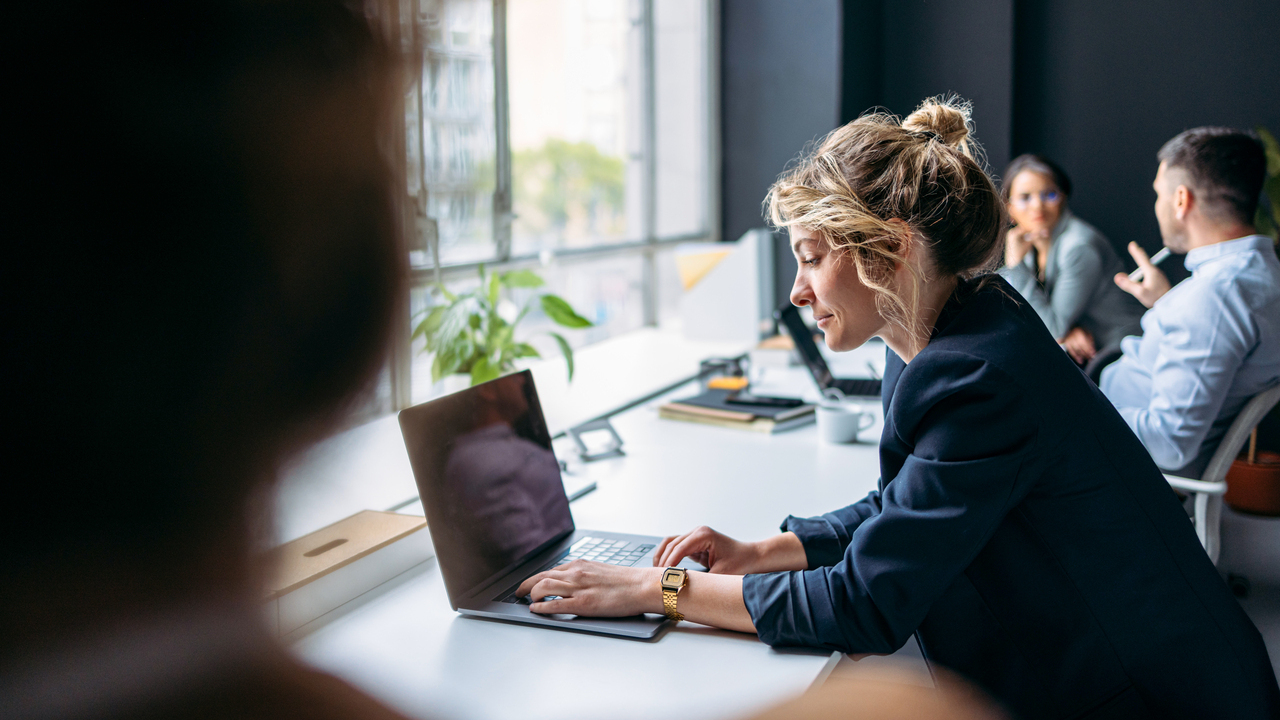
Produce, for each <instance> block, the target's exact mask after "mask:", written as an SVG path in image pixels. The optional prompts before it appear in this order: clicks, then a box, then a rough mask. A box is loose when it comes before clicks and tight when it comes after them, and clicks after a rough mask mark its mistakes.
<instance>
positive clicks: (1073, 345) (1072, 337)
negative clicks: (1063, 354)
mask: <svg viewBox="0 0 1280 720" xmlns="http://www.w3.org/2000/svg"><path fill="white" fill-rule="evenodd" d="M1059 342H1061V343H1062V346H1063V347H1064V348H1066V349H1067V354H1068V355H1070V356H1071V359H1072V360H1075V361H1076V364H1077V365H1083V364H1085V363H1087V362H1089V361H1090V360H1092V359H1093V356H1094V355H1096V354H1098V349H1097V348H1096V347H1095V346H1094V344H1093V336H1092V335H1090V334H1089V331H1088V330H1085V329H1084V328H1082V327H1080V326H1079V325H1077V326H1075V327H1073V328H1071V332H1069V333H1067V336H1066V337H1064V338H1062V339H1061V340H1059Z"/></svg>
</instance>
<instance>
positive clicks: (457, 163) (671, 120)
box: [389, 0, 718, 406]
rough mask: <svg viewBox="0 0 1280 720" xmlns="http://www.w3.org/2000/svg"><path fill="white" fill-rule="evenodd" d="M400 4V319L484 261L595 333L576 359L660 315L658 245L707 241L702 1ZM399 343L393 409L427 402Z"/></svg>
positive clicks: (420, 376)
mask: <svg viewBox="0 0 1280 720" xmlns="http://www.w3.org/2000/svg"><path fill="white" fill-rule="evenodd" d="M400 1H401V4H400V5H399V9H400V11H401V12H400V19H401V30H402V32H403V33H405V35H406V37H409V38H412V39H415V40H416V45H415V47H417V48H419V51H420V53H421V58H420V59H421V63H422V66H421V74H420V76H419V77H418V79H417V81H416V82H415V83H414V85H413V86H412V87H411V88H409V89H408V91H407V93H406V96H405V143H404V148H405V153H406V155H407V163H406V166H407V169H408V174H409V178H408V184H407V185H408V191H409V194H410V196H411V200H412V203H411V204H412V206H413V208H414V212H415V221H414V226H413V229H414V237H412V238H411V241H410V248H409V252H410V264H411V267H412V269H413V289H412V290H411V292H410V297H409V298H407V303H408V305H409V312H410V314H411V315H412V313H414V312H418V311H420V310H421V309H422V308H424V307H426V305H427V303H428V299H427V297H428V293H427V292H426V288H427V287H429V286H430V285H431V284H432V283H434V282H436V281H441V282H444V283H446V285H448V286H450V287H460V288H465V287H466V285H468V284H471V283H473V282H474V281H473V278H474V276H475V269H476V266H477V265H479V264H481V263H486V264H488V265H490V266H497V267H502V268H507V267H519V266H532V267H534V268H535V269H536V270H537V271H538V272H539V273H540V274H542V275H543V277H544V279H546V280H547V282H548V285H549V287H550V289H551V291H552V292H556V293H557V294H560V295H562V296H563V297H565V299H567V300H568V301H569V302H570V303H571V304H573V305H574V307H575V308H576V309H577V310H578V311H579V312H580V313H581V314H583V315H584V316H586V317H588V318H589V319H591V320H592V321H593V322H595V323H596V327H595V328H591V329H588V330H584V331H578V332H574V333H571V336H570V337H569V339H570V342H572V343H573V344H574V345H578V346H580V345H583V344H587V343H590V342H595V341H597V340H600V339H603V338H605V337H608V336H610V335H613V334H617V333H620V332H626V331H628V330H632V329H634V328H637V327H640V326H642V325H646V324H656V323H657V322H658V321H659V319H661V318H663V317H666V316H669V315H670V314H671V308H672V307H673V305H674V303H675V301H676V298H675V296H674V294H673V293H674V292H678V285H676V284H675V283H672V282H670V277H671V276H672V275H673V272H674V270H673V269H668V268H666V267H665V263H669V262H671V260H670V256H671V252H670V248H671V246H673V245H674V244H677V243H679V242H683V241H707V240H716V239H718V238H717V237H716V229H715V227H714V224H713V223H712V218H714V217H716V215H717V211H716V208H717V206H718V187H717V184H716V182H715V180H714V178H713V174H712V172H711V168H713V167H714V166H715V157H714V156H713V152H714V150H713V149H714V145H715V142H714V137H715V134H714V131H713V129H714V127H715V121H716V117H715V112H716V109H717V103H716V98H717V96H718V90H717V86H716V79H715V76H714V69H715V67H716V65H715V63H714V62H713V59H714V58H713V52H714V48H715V42H714V41H715V37H714V33H713V28H714V27H715V24H714V23H713V22H712V18H713V12H714V8H715V2H714V0H400ZM547 323H549V321H548V320H546V319H545V318H542V317H538V316H536V313H531V315H530V316H529V317H527V318H526V319H525V321H524V322H523V323H522V324H521V326H520V331H519V333H520V334H532V333H534V332H536V331H537V330H539V329H541V326H542V325H543V324H547ZM400 345H401V346H400V347H399V348H398V350H397V352H396V354H395V356H394V358H393V362H392V368H391V372H390V375H391V378H392V381H391V382H390V383H389V385H390V386H391V387H395V388H397V389H396V390H395V391H394V393H393V394H394V395H395V402H394V404H395V405H401V406H403V405H406V404H409V403H412V402H416V401H420V400H422V399H424V398H425V397H428V396H430V395H432V394H434V392H433V388H432V387H431V380H430V370H429V368H430V363H429V358H423V357H421V356H420V355H419V350H420V347H410V346H409V344H408V343H401V344H400ZM535 345H537V342H536V341H535ZM544 349H546V350H547V351H548V352H554V347H553V346H548V347H546V348H544ZM397 378H398V380H397Z"/></svg>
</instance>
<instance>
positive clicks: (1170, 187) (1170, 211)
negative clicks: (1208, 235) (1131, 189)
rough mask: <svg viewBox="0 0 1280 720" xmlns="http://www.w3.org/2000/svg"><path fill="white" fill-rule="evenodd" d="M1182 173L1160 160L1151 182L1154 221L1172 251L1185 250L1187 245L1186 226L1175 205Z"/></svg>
mask: <svg viewBox="0 0 1280 720" xmlns="http://www.w3.org/2000/svg"><path fill="white" fill-rule="evenodd" d="M1182 174H1183V173H1182V171H1180V170H1177V169H1174V170H1170V169H1169V168H1168V166H1167V165H1166V164H1165V163H1164V162H1161V163H1160V167H1159V169H1157V170H1156V179H1155V182H1153V183H1151V186H1152V187H1153V188H1155V191H1156V208H1155V210H1156V222H1157V223H1159V224H1160V237H1161V238H1162V239H1163V240H1164V244H1165V245H1166V246H1167V247H1168V248H1169V249H1170V250H1172V251H1174V252H1186V247H1187V226H1186V223H1185V222H1184V221H1183V220H1181V219H1179V218H1178V208H1177V207H1176V206H1177V197H1178V187H1179V185H1181V183H1180V182H1178V180H1179V179H1181V176H1182Z"/></svg>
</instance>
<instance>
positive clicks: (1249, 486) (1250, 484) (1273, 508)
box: [1222, 450, 1280, 517]
mask: <svg viewBox="0 0 1280 720" xmlns="http://www.w3.org/2000/svg"><path fill="white" fill-rule="evenodd" d="M1254 459H1255V460H1257V462H1249V461H1247V460H1244V459H1243V458H1241V459H1237V460H1236V461H1235V462H1233V463H1231V469H1230V470H1228V471H1227V494H1226V495H1223V496H1222V499H1223V500H1224V501H1225V502H1226V503H1227V504H1228V505H1230V506H1231V507H1232V508H1233V509H1235V510H1239V511H1240V512H1245V513H1250V514H1253V515H1267V516H1270V517H1280V453H1274V452H1269V451H1267V450H1261V451H1259V452H1258V455H1257V457H1256V458H1254Z"/></svg>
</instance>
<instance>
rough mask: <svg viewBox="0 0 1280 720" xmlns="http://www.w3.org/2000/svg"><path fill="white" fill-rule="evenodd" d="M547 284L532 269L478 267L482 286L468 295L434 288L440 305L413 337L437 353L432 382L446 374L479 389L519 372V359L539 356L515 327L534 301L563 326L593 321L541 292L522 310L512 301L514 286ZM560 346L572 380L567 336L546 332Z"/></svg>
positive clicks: (425, 317) (424, 316) (428, 310)
mask: <svg viewBox="0 0 1280 720" xmlns="http://www.w3.org/2000/svg"><path fill="white" fill-rule="evenodd" d="M544 284H545V283H544V282H543V280H542V278H541V277H540V276H539V275H538V274H537V273H535V272H533V271H532V270H512V271H510V272H502V273H499V272H492V273H487V272H485V268H484V266H483V265H481V266H480V284H479V286H477V287H476V289H474V290H472V291H470V292H464V293H456V294H455V293H452V292H450V291H449V290H448V289H446V288H445V287H444V285H443V284H437V285H435V286H434V287H432V289H431V294H432V296H433V297H434V298H436V299H437V302H436V303H435V304H433V305H432V306H431V307H428V308H426V309H425V310H423V311H422V313H421V314H422V319H421V320H420V321H419V322H418V324H417V326H415V327H414V329H413V336H412V339H413V340H416V339H417V338H419V337H422V338H424V339H425V340H426V346H425V347H424V348H423V352H428V353H434V354H435V360H434V361H433V362H432V363H431V379H432V381H435V382H439V380H440V379H441V378H443V377H446V376H448V375H454V374H463V375H469V376H470V380H471V382H470V384H472V385H478V384H480V383H482V382H486V381H488V380H492V379H494V378H496V377H498V376H500V375H504V374H506V373H509V372H512V371H514V370H515V369H516V365H515V363H516V361H517V360H519V359H520V358H529V357H541V354H540V353H539V352H538V350H537V349H536V348H534V347H533V346H532V345H530V344H529V343H528V342H524V341H517V340H516V337H515V331H516V326H517V325H519V324H520V321H521V320H523V319H524V317H525V315H526V314H527V313H528V312H529V309H530V308H531V307H532V306H533V302H534V300H535V299H536V300H537V301H538V303H539V304H540V306H541V307H542V311H543V312H544V313H546V315H547V317H548V318H550V319H551V321H552V322H554V323H556V324H557V325H560V326H561V327H566V328H571V329H578V328H588V327H591V326H592V322H591V321H590V320H588V319H586V318H584V317H582V316H581V315H579V314H578V313H577V312H575V311H574V309H573V308H572V307H571V306H570V305H569V303H567V302H565V301H564V299H563V298H561V297H559V296H558V295H553V294H551V293H543V294H541V295H536V296H534V297H531V298H529V299H528V300H527V301H526V302H525V303H524V305H523V306H517V305H516V304H515V303H514V302H513V301H512V299H511V290H512V289H515V288H526V289H533V288H539V287H542V286H543V285H544ZM546 334H547V335H550V336H551V337H552V338H553V339H554V340H555V341H556V343H557V344H558V345H559V346H560V352H561V353H563V354H564V359H565V363H566V364H567V365H568V366H569V379H570V380H573V349H572V348H571V347H570V346H569V341H568V340H565V338H564V336H563V335H561V334H559V333H556V332H547V333H546Z"/></svg>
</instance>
